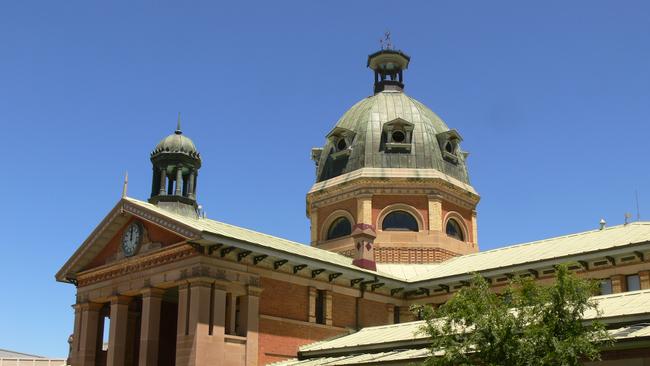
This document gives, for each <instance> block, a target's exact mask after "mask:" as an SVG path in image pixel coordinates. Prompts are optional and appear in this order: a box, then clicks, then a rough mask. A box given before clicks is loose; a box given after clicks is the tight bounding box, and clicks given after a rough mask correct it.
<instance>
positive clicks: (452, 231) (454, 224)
mask: <svg viewBox="0 0 650 366" xmlns="http://www.w3.org/2000/svg"><path fill="white" fill-rule="evenodd" d="M445 231H446V232H447V236H450V237H452V238H454V239H457V240H460V241H465V237H464V235H463V229H461V228H460V224H459V223H458V221H456V220H454V219H449V221H447V227H446V228H445Z"/></svg>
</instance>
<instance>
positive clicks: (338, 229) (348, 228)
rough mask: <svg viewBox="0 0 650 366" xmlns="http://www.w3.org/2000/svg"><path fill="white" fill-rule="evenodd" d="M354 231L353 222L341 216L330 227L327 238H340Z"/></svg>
mask: <svg viewBox="0 0 650 366" xmlns="http://www.w3.org/2000/svg"><path fill="white" fill-rule="evenodd" d="M351 233H352V224H350V220H348V219H347V218H345V217H339V218H338V219H336V220H334V222H333V223H332V225H330V228H329V229H328V230H327V240H331V239H336V238H340V237H343V236H347V235H350V234H351Z"/></svg>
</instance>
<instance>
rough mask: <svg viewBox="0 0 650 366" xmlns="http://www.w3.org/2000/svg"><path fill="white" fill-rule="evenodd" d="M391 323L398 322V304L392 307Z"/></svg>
mask: <svg viewBox="0 0 650 366" xmlns="http://www.w3.org/2000/svg"><path fill="white" fill-rule="evenodd" d="M393 324H399V306H395V307H394V308H393Z"/></svg>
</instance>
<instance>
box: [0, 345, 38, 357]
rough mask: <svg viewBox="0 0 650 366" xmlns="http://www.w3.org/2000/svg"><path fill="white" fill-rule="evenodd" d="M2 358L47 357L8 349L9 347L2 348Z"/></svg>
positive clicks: (0, 351) (0, 349)
mask: <svg viewBox="0 0 650 366" xmlns="http://www.w3.org/2000/svg"><path fill="white" fill-rule="evenodd" d="M0 358H29V359H34V358H45V357H43V356H36V355H30V354H28V353H22V352H16V351H10V350H7V349H2V348H0Z"/></svg>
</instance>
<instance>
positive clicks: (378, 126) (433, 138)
mask: <svg viewBox="0 0 650 366" xmlns="http://www.w3.org/2000/svg"><path fill="white" fill-rule="evenodd" d="M409 61H410V57H409V56H407V55H406V54H405V53H403V52H401V51H396V50H381V51H379V52H376V53H374V54H372V55H370V56H369V58H368V67H369V68H371V69H372V70H373V71H374V74H375V83H374V91H375V94H374V95H372V96H370V97H367V98H365V99H363V100H361V101H359V102H358V103H356V104H355V105H354V106H352V108H350V109H349V110H348V111H347V112H345V113H344V114H343V116H342V117H341V118H340V119H339V120H338V122H337V123H336V125H335V127H334V129H333V130H332V131H331V132H330V133H329V134H328V135H327V136H326V137H327V140H326V143H325V146H324V147H323V148H322V149H314V150H313V151H312V158H313V159H314V160H315V162H316V165H317V178H316V180H317V182H321V181H325V180H328V179H330V178H334V177H336V176H339V175H342V174H346V173H351V172H353V171H355V170H358V169H362V168H381V169H388V168H404V169H411V170H412V169H417V170H420V169H427V170H430V169H434V170H437V171H438V172H440V173H443V174H445V175H447V176H450V177H453V178H455V179H457V180H459V181H460V182H463V183H466V184H469V177H468V174H467V167H466V165H465V159H466V157H467V153H466V152H463V151H462V150H461V149H460V145H459V144H460V142H461V141H462V138H461V136H460V134H458V132H457V131H456V130H453V129H449V127H447V125H446V124H445V122H443V120H442V119H441V118H440V117H438V116H437V115H436V114H435V113H434V112H433V111H432V110H431V109H429V108H428V107H427V106H425V105H424V104H422V103H420V102H419V101H417V100H415V99H413V98H412V97H410V96H408V95H406V94H405V93H404V81H403V70H404V69H406V68H407V67H408V64H409Z"/></svg>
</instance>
